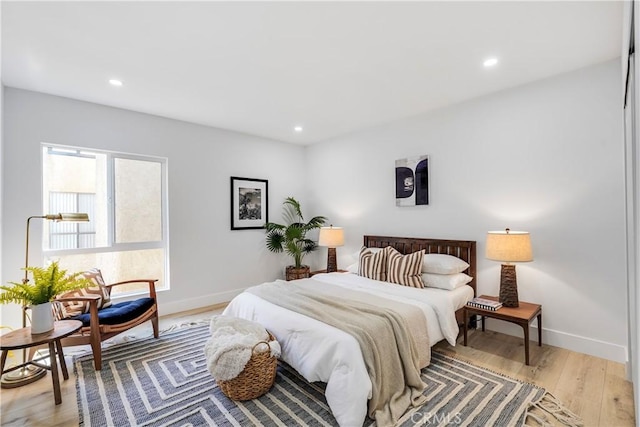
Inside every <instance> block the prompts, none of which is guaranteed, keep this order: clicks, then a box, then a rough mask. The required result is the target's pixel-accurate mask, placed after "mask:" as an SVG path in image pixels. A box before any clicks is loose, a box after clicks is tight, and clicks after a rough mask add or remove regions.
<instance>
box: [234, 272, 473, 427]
mask: <svg viewBox="0 0 640 427" xmlns="http://www.w3.org/2000/svg"><path fill="white" fill-rule="evenodd" d="M313 279H314V280H315V281H316V283H317V286H322V282H327V283H332V284H334V285H339V286H345V287H348V288H350V289H354V290H357V291H361V292H371V293H374V294H376V295H379V296H385V297H387V298H390V299H397V300H398V301H402V302H405V303H410V304H414V305H416V306H417V307H419V308H421V309H422V310H423V312H424V313H425V315H426V317H427V322H428V324H427V328H428V332H429V336H430V339H431V340H430V342H431V345H433V344H435V343H436V342H437V341H440V340H441V339H442V338H446V339H447V341H449V342H451V343H452V344H455V339H456V336H457V333H458V326H457V323H456V320H455V310H456V309H458V308H460V307H462V306H463V305H464V303H465V302H466V301H467V300H468V299H471V298H472V297H473V289H471V288H470V287H469V286H465V287H462V288H459V289H456V290H455V291H444V290H441V289H415V288H408V287H405V286H400V285H396V284H391V283H386V282H378V281H373V280H370V279H365V278H363V277H360V276H357V275H354V274H348V273H331V274H318V275H315V276H313ZM224 314H228V315H232V316H237V317H242V318H245V319H250V320H253V321H256V322H258V323H260V324H262V325H264V326H265V327H266V328H267V329H268V330H269V331H270V332H271V333H272V334H273V335H274V336H275V337H276V338H277V339H278V341H279V343H280V345H281V347H282V360H284V361H285V362H287V363H288V364H289V365H291V366H292V367H293V368H294V369H295V370H296V371H298V372H299V373H300V374H301V375H302V376H303V377H304V378H305V379H306V380H307V381H323V382H326V383H327V388H326V390H325V396H326V398H327V403H328V404H329V407H330V408H331V411H332V412H333V415H334V416H335V418H336V420H337V421H338V423H339V424H340V425H341V426H342V427H361V426H362V424H363V422H364V420H365V417H366V414H367V400H368V399H369V397H370V394H371V381H370V379H369V375H368V373H367V370H366V367H365V364H364V361H363V359H362V353H361V351H360V347H359V346H358V343H357V342H356V340H355V339H354V338H353V337H352V336H351V335H349V334H347V333H346V332H343V331H341V330H339V329H336V328H334V327H332V326H329V325H327V324H325V323H322V322H319V321H317V320H315V319H311V318H309V317H306V316H302V315H300V314H298V313H294V312H292V311H289V310H286V309H283V308H281V307H278V306H277V305H274V304H271V303H269V302H267V301H265V300H263V299H261V298H258V297H257V296H255V295H252V294H250V293H247V292H244V293H242V294H240V295H238V296H237V297H236V298H234V299H233V300H232V301H231V302H230V303H229V305H228V306H227V308H226V309H225V311H224ZM454 329H455V331H454ZM434 340H435V341H434Z"/></svg>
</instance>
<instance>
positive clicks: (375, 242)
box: [364, 236, 477, 295]
mask: <svg viewBox="0 0 640 427" xmlns="http://www.w3.org/2000/svg"><path fill="white" fill-rule="evenodd" d="M364 246H366V247H367V248H384V247H387V246H392V247H394V248H395V249H396V250H397V251H398V252H400V253H402V254H410V253H412V252H415V251H419V250H422V249H424V250H425V252H426V253H428V254H447V255H453V256H455V257H458V258H460V259H462V260H464V261H465V262H467V263H468V264H469V268H468V269H467V271H465V273H467V274H468V275H469V276H471V277H473V280H472V281H471V282H469V283H468V285H469V286H471V287H472V288H473V293H474V295H477V293H476V242H475V240H441V239H422V238H415V237H387V236H364Z"/></svg>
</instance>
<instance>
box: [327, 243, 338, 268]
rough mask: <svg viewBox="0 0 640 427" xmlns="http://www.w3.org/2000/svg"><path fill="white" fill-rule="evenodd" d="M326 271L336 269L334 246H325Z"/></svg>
mask: <svg viewBox="0 0 640 427" xmlns="http://www.w3.org/2000/svg"><path fill="white" fill-rule="evenodd" d="M327 249H328V250H327V273H334V272H336V271H338V261H337V259H336V248H327Z"/></svg>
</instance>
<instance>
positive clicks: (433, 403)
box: [74, 325, 545, 426]
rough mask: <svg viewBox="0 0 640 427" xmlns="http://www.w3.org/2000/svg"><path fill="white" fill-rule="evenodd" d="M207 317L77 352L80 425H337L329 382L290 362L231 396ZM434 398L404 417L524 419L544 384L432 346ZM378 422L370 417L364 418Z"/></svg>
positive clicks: (484, 422) (487, 421) (426, 420)
mask: <svg viewBox="0 0 640 427" xmlns="http://www.w3.org/2000/svg"><path fill="white" fill-rule="evenodd" d="M208 336H209V326H208V325H196V326H193V327H189V328H179V329H176V330H174V331H171V332H168V333H165V334H162V335H161V336H160V338H159V339H153V338H147V339H141V340H138V341H133V342H128V343H124V344H121V345H116V346H113V347H111V348H108V349H107V350H106V351H104V352H103V356H102V360H103V368H102V370H101V371H95V370H94V369H93V359H92V356H91V355H87V356H82V357H79V358H77V359H76V361H75V363H74V365H75V372H76V390H77V399H78V409H79V414H80V425H84V426H130V425H137V426H167V425H180V426H184V425H191V426H203V425H209V426H253V425H256V426H257V425H265V426H335V425H337V423H336V421H335V418H334V417H333V415H332V414H331V412H330V410H329V407H328V406H327V403H326V400H325V398H324V384H322V383H309V382H307V381H306V380H305V379H304V378H302V377H301V376H300V375H299V374H298V373H297V372H296V371H295V370H293V369H292V368H291V367H290V366H288V365H287V364H285V363H280V364H279V366H278V374H277V377H276V382H275V384H274V386H273V387H272V388H271V390H270V391H269V392H268V393H267V394H265V395H264V396H262V397H260V398H258V399H255V400H252V401H247V402H234V401H231V400H229V399H228V398H227V397H226V396H225V395H224V394H223V393H222V392H221V391H220V389H219V388H218V387H217V385H216V383H215V381H214V380H213V378H212V377H211V375H210V374H209V372H208V371H207V369H206V364H205V358H204V353H203V347H204V344H205V342H206V340H207V338H208ZM422 377H423V380H424V381H425V383H426V384H427V385H428V387H427V388H426V389H425V395H426V396H427V397H428V403H427V404H426V405H424V406H422V407H420V408H414V409H413V410H411V411H409V412H408V413H407V414H405V416H404V417H403V418H402V419H401V420H400V422H399V424H398V425H401V426H413V425H428V426H435V425H456V426H491V425H494V426H509V425H518V426H519V425H523V423H524V419H525V417H526V414H527V410H528V408H529V407H530V406H531V405H532V403H535V402H537V401H539V400H541V398H542V397H543V395H544V394H545V390H544V389H542V388H540V387H537V386H534V385H531V384H527V383H523V382H520V381H517V380H514V379H511V378H507V377H505V376H502V375H499V374H496V373H493V372H490V371H487V370H484V369H481V368H478V367H475V366H473V365H470V364H468V363H465V362H461V361H459V360H456V359H453V358H451V357H448V356H445V355H443V354H440V353H437V352H433V355H432V361H431V365H430V366H429V367H428V368H425V369H424V370H423V371H422ZM374 424H375V423H373V421H371V420H368V419H367V421H366V422H365V426H373V425H374Z"/></svg>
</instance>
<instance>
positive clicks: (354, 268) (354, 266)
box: [346, 262, 358, 274]
mask: <svg viewBox="0 0 640 427" xmlns="http://www.w3.org/2000/svg"><path fill="white" fill-rule="evenodd" d="M346 270H347V271H348V272H349V273H354V274H358V263H357V262H354V263H353V264H351V265H350V266H349V267H347V268H346Z"/></svg>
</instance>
